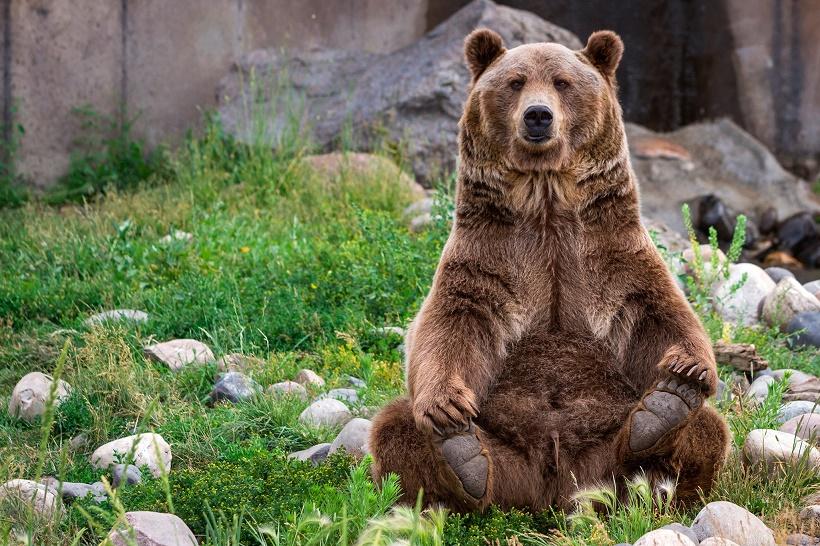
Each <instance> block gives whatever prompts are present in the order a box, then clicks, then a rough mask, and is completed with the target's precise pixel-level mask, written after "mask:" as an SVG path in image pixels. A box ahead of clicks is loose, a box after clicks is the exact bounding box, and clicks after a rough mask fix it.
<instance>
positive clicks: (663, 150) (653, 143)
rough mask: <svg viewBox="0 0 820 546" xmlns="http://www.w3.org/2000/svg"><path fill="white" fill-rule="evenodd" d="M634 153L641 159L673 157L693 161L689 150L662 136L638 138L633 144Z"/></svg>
mask: <svg viewBox="0 0 820 546" xmlns="http://www.w3.org/2000/svg"><path fill="white" fill-rule="evenodd" d="M632 153H633V154H634V155H635V157H639V158H641V159H673V160H677V161H691V159H692V156H691V155H689V150H687V149H686V148H684V147H683V146H681V145H679V144H675V143H674V142H672V141H671V140H666V139H665V138H660V137H653V136H649V137H644V138H640V139H638V140H637V141H636V142H635V143H634V144H633V146H632Z"/></svg>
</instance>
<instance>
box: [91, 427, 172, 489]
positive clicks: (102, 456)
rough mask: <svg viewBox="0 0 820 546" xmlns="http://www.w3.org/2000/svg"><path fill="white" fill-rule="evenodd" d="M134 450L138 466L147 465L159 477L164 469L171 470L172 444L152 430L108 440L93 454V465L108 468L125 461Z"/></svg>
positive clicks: (134, 460)
mask: <svg viewBox="0 0 820 546" xmlns="http://www.w3.org/2000/svg"><path fill="white" fill-rule="evenodd" d="M132 452H133V461H130V462H133V464H134V465H135V466H137V467H143V466H147V467H148V470H149V471H150V472H151V474H152V475H153V476H154V477H155V478H158V477H159V476H160V475H161V473H162V469H164V471H165V472H166V473H167V472H170V471H171V446H169V445H168V443H167V442H166V441H165V440H164V439H163V438H162V436H160V435H159V434H155V433H152V432H146V433H144V434H135V435H134V436H126V437H125V438H120V439H118V440H114V441H112V442H108V443H107V444H105V445H102V446H100V447H98V448H97V450H96V451H94V453H92V454H91V465H92V466H93V467H94V468H101V469H103V470H107V469H109V468H111V466H112V465H114V464H119V463H121V462H125V458H126V457H127V456H128V455H129V454H131V453H132Z"/></svg>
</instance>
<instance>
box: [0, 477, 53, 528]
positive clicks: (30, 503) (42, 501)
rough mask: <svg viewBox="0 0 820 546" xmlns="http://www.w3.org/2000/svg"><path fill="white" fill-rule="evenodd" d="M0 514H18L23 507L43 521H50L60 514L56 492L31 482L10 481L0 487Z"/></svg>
mask: <svg viewBox="0 0 820 546" xmlns="http://www.w3.org/2000/svg"><path fill="white" fill-rule="evenodd" d="M0 506H2V507H3V509H2V510H0V513H13V514H19V513H21V512H22V511H23V510H25V509H26V508H24V506H25V507H31V509H32V510H33V512H34V513H35V514H36V515H37V516H39V517H41V518H44V519H51V518H52V517H53V516H58V515H59V514H60V512H61V509H60V505H59V504H58V502H57V491H56V490H54V489H53V488H51V487H49V486H47V485H44V484H41V483H37V482H34V481H31V480H11V481H8V482H6V483H4V484H3V485H0Z"/></svg>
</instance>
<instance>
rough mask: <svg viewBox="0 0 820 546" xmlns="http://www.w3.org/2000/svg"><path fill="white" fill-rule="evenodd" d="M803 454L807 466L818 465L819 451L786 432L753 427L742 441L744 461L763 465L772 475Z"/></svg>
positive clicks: (797, 460)
mask: <svg viewBox="0 0 820 546" xmlns="http://www.w3.org/2000/svg"><path fill="white" fill-rule="evenodd" d="M803 456H806V457H807V464H808V465H809V467H811V468H817V467H818V466H820V451H817V449H815V448H813V447H812V446H811V445H810V444H808V443H806V442H804V441H803V440H801V439H800V438H798V437H797V436H795V435H794V434H789V433H787V432H780V431H777V430H769V429H755V430H753V431H751V432H749V434H748V435H747V436H746V441H745V442H744V443H743V460H744V462H745V463H746V464H747V465H749V466H751V467H756V466H761V465H762V466H765V467H766V468H767V469H768V471H769V472H770V473H771V474H773V475H776V474H778V473H779V472H780V471H782V470H784V469H785V467H786V466H793V465H795V464H797V463H798V462H799V461H800V459H801V457H803Z"/></svg>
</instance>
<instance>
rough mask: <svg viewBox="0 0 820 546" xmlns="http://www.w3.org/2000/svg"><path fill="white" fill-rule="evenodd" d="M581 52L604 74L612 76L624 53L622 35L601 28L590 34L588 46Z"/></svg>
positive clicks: (608, 76)
mask: <svg viewBox="0 0 820 546" xmlns="http://www.w3.org/2000/svg"><path fill="white" fill-rule="evenodd" d="M581 53H583V54H584V56H585V57H586V58H587V59H589V62H591V63H592V66H594V67H595V68H597V69H598V70H600V71H601V73H602V74H603V75H604V76H606V77H607V78H612V77H613V76H614V75H615V69H616V68H618V63H620V62H621V56H622V55H623V54H624V43H623V42H622V41H621V37H620V36H618V35H617V34H615V33H614V32H612V31H611V30H599V31H597V32H593V33H592V34H590V36H589V40H587V46H586V47H585V48H584V49H582V50H581Z"/></svg>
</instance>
